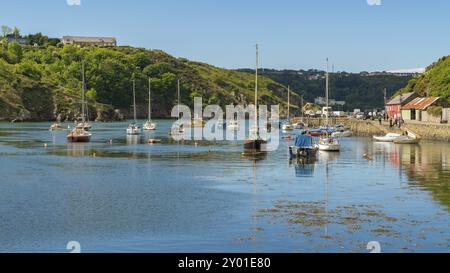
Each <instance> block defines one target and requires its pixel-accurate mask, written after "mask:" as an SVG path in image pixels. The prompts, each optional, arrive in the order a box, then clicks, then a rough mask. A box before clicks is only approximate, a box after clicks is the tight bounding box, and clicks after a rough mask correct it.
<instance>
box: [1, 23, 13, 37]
mask: <svg viewBox="0 0 450 273" xmlns="http://www.w3.org/2000/svg"><path fill="white" fill-rule="evenodd" d="M11 32H12V29H11V28H10V27H8V26H5V25H3V26H2V34H3V37H6V35H8V34H11Z"/></svg>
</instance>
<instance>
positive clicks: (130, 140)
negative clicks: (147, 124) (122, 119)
mask: <svg viewBox="0 0 450 273" xmlns="http://www.w3.org/2000/svg"><path fill="white" fill-rule="evenodd" d="M140 139H141V138H140V137H139V135H127V144H128V145H136V144H139V142H140Z"/></svg>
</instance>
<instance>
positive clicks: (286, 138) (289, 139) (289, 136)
mask: <svg viewBox="0 0 450 273" xmlns="http://www.w3.org/2000/svg"><path fill="white" fill-rule="evenodd" d="M282 138H283V139H284V140H288V141H291V140H294V139H295V137H294V136H293V135H285V136H283V137H282Z"/></svg>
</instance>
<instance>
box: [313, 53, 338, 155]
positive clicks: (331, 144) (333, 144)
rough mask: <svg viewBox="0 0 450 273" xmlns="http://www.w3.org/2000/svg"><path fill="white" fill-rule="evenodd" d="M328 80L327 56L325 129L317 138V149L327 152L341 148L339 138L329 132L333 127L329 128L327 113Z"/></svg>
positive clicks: (331, 131)
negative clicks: (322, 134) (323, 133)
mask: <svg viewBox="0 0 450 273" xmlns="http://www.w3.org/2000/svg"><path fill="white" fill-rule="evenodd" d="M329 81H330V74H329V72H328V58H327V71H326V101H327V108H326V109H327V111H326V129H325V133H326V134H325V135H324V136H322V137H321V138H320V139H319V144H318V145H319V150H321V151H328V152H339V151H340V150H341V143H340V142H339V140H338V139H337V138H335V137H332V136H331V134H332V133H333V131H334V129H332V128H329V123H328V121H329V114H330V111H329V109H330V107H329V88H330V87H329V86H330V84H329Z"/></svg>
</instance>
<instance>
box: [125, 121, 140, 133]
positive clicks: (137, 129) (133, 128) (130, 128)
mask: <svg viewBox="0 0 450 273" xmlns="http://www.w3.org/2000/svg"><path fill="white" fill-rule="evenodd" d="M141 132H142V131H141V127H140V126H139V125H137V124H136V123H131V124H130V125H128V128H127V135H129V136H135V135H140V134H141Z"/></svg>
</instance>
